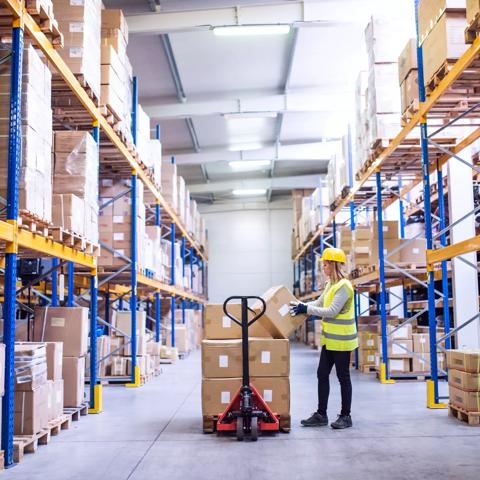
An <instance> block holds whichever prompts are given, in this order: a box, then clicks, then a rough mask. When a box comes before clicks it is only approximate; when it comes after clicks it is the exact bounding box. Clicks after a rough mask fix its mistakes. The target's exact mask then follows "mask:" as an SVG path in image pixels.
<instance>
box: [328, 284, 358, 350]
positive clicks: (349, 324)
mask: <svg viewBox="0 0 480 480" xmlns="http://www.w3.org/2000/svg"><path fill="white" fill-rule="evenodd" d="M342 287H347V289H348V293H349V298H348V300H347V302H346V303H345V305H344V307H343V308H342V311H341V312H340V313H339V314H338V315H337V316H336V317H335V318H324V319H323V332H322V345H325V347H326V349H327V350H336V351H341V352H348V351H352V350H355V349H356V348H357V347H358V335H357V326H356V325H355V310H354V293H353V286H352V284H351V283H350V281H349V280H347V279H346V278H343V279H342V280H340V281H338V282H337V283H335V284H334V285H330V284H328V285H327V288H326V291H325V295H324V297H323V307H324V308H327V307H329V306H330V305H331V304H332V302H333V298H334V297H335V293H336V292H337V291H338V290H339V289H340V288H342Z"/></svg>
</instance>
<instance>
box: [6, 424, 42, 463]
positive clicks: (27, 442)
mask: <svg viewBox="0 0 480 480" xmlns="http://www.w3.org/2000/svg"><path fill="white" fill-rule="evenodd" d="M49 443H50V429H48V428H44V429H42V430H41V431H40V432H38V433H36V434H35V435H14V437H13V460H14V461H15V462H16V463H18V462H20V461H21V460H22V459H23V456H24V455H25V453H35V452H36V451H37V449H38V446H39V445H48V444H49Z"/></svg>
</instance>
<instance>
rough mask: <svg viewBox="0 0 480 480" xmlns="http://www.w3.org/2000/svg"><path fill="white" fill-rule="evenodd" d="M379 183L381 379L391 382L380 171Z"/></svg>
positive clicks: (377, 181) (384, 381)
mask: <svg viewBox="0 0 480 480" xmlns="http://www.w3.org/2000/svg"><path fill="white" fill-rule="evenodd" d="M375 176H376V183H377V234H378V259H379V267H380V315H381V321H382V363H381V365H380V381H381V382H382V383H387V382H391V380H389V378H388V377H389V368H388V344H387V311H386V305H385V303H386V302H385V300H386V298H385V290H386V289H385V258H384V254H383V248H384V247H383V212H382V179H381V176H380V171H378V170H377V172H376V174H375Z"/></svg>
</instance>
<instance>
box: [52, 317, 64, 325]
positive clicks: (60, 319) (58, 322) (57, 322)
mask: <svg viewBox="0 0 480 480" xmlns="http://www.w3.org/2000/svg"><path fill="white" fill-rule="evenodd" d="M50 325H51V326H52V327H64V326H65V319H64V318H63V317H52V318H51V319H50Z"/></svg>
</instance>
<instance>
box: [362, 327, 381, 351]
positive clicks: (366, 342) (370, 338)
mask: <svg viewBox="0 0 480 480" xmlns="http://www.w3.org/2000/svg"><path fill="white" fill-rule="evenodd" d="M358 342H359V347H360V348H361V349H365V350H377V348H378V343H377V342H378V336H377V334H376V333H373V332H365V331H360V332H358Z"/></svg>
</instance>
